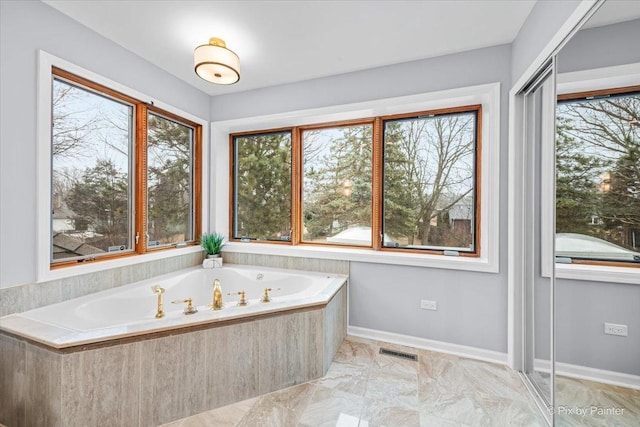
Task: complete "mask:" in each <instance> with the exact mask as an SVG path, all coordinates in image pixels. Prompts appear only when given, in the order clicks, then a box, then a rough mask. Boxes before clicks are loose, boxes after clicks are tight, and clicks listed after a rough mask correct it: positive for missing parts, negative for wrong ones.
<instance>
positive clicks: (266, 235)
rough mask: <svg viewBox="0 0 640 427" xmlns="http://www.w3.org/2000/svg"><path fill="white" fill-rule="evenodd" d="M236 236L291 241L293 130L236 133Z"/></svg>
mask: <svg viewBox="0 0 640 427" xmlns="http://www.w3.org/2000/svg"><path fill="white" fill-rule="evenodd" d="M232 152H233V154H232V155H233V163H234V168H233V169H234V180H233V202H232V206H233V207H234V209H233V213H234V215H233V221H232V222H233V232H232V236H233V238H235V239H250V240H272V241H273V240H276V241H291V205H292V204H291V182H292V177H291V171H292V168H291V132H290V131H284V132H268V133H260V134H253V135H242V136H234V137H233V147H232Z"/></svg>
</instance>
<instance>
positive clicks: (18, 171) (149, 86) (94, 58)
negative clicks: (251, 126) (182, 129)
mask: <svg viewBox="0 0 640 427" xmlns="http://www.w3.org/2000/svg"><path fill="white" fill-rule="evenodd" d="M0 19H1V21H0V63H2V72H1V73H0V93H2V99H1V104H0V141H1V142H0V144H1V145H0V185H1V188H2V192H1V193H0V206H1V207H2V215H1V217H0V287H6V286H12V285H16V284H22V283H28V282H33V281H34V280H35V279H36V264H35V263H36V259H35V253H36V250H35V248H36V244H37V242H36V235H35V233H36V231H35V230H36V102H37V99H36V72H37V50H38V49H43V50H45V51H47V52H49V53H51V54H53V55H56V56H58V57H60V58H62V59H65V60H68V61H70V62H72V63H74V64H76V65H79V66H81V67H84V68H87V69H89V70H91V71H94V72H96V73H98V74H101V75H103V76H105V77H108V78H110V79H112V80H115V81H117V82H118V83H121V84H124V85H126V86H129V87H131V88H135V89H137V90H139V91H141V92H143V93H145V94H148V95H149V96H153V97H155V99H157V100H160V101H163V102H166V103H168V104H171V105H173V106H175V107H178V108H180V109H182V110H184V111H187V112H189V113H191V114H193V115H195V116H198V117H201V118H204V119H207V118H208V117H209V96H207V95H206V94H204V93H202V92H200V91H198V90H197V89H195V88H193V87H192V86H189V85H187V84H186V83H184V82H182V81H181V80H178V79H177V78H175V77H173V76H171V75H170V74H168V73H166V72H164V71H162V70H160V69H159V68H158V67H156V66H155V65H153V64H151V63H149V62H147V61H145V60H143V59H141V58H140V57H139V56H136V55H134V54H133V53H131V52H130V51H128V50H125V49H123V48H122V47H120V46H119V45H117V44H115V43H114V42H112V41H110V40H107V39H105V38H104V37H102V36H100V35H98V34H97V33H95V32H94V31H92V30H90V29H89V28H87V27H84V26H82V25H80V24H79V23H77V22H76V21H74V20H72V19H70V18H68V17H67V16H65V15H63V14H61V13H60V12H58V11H56V10H55V9H53V8H51V7H49V6H47V5H45V4H44V3H41V2H39V1H4V0H3V1H1V2H0ZM205 138H206V136H205ZM205 140H206V139H205Z"/></svg>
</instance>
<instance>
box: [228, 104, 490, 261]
mask: <svg viewBox="0 0 640 427" xmlns="http://www.w3.org/2000/svg"><path fill="white" fill-rule="evenodd" d="M481 112H482V109H481V105H470V106H461V107H454V108H448V109H442V110H435V111H430V112H419V113H407V114H402V115H393V116H381V117H369V118H362V119H352V120H348V121H343V122H330V123H314V124H304V125H300V126H294V127H291V128H286V129H278V130H274V131H251V132H246V133H239V134H231V135H230V141H231V156H232V158H231V162H232V164H231V169H232V181H233V182H232V184H231V194H232V200H231V209H232V211H231V224H232V226H231V233H230V234H231V236H232V239H233V240H241V241H246V242H249V241H256V240H258V241H280V242H283V241H284V242H286V243H287V244H290V245H333V246H335V245H342V246H354V247H362V248H370V249H373V250H379V251H407V252H420V253H430V254H440V255H442V254H445V255H450V254H453V252H455V254H458V255H460V256H467V257H479V256H480V255H479V254H480V248H479V244H478V242H479V241H480V237H479V223H480V220H479V215H480V203H479V191H480V190H479V178H478V176H479V171H480V165H479V159H480V155H481V144H480V137H479V135H480V134H481V132H480V124H481V119H480V117H481ZM445 251H450V252H451V253H449V252H447V253H445Z"/></svg>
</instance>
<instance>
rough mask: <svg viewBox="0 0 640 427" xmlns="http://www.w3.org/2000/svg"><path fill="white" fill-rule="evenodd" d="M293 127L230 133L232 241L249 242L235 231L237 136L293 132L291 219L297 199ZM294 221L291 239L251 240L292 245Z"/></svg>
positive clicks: (230, 223) (230, 239) (230, 224)
mask: <svg viewBox="0 0 640 427" xmlns="http://www.w3.org/2000/svg"><path fill="white" fill-rule="evenodd" d="M292 129H293V128H291V127H284V128H274V129H264V130H258V131H248V132H238V133H232V134H229V234H228V236H229V241H231V242H247V240H246V238H244V239H243V238H237V237H234V234H235V233H234V231H235V215H234V212H235V207H236V193H235V175H236V169H235V166H236V165H235V158H236V144H235V138H236V137H243V136H256V135H266V134H270V133H284V132H291V150H292V152H291V198H292V200H291V215H292V216H291V219H293V212H294V209H295V208H294V202H293V201H294V200H295V194H296V189H295V184H294V183H295V179H294V173H295V172H294V170H295V167H294V162H295V159H294V156H293V154H294V151H293V146H294V134H293V132H292ZM293 228H294V223H293V222H291V229H292V230H291V239H290V240H255V239H251V240H250V241H249V242H259V243H269V244H274V245H287V246H289V245H291V244H292V243H293V235H294V231H293Z"/></svg>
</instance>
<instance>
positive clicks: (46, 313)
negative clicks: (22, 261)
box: [0, 265, 346, 349]
mask: <svg viewBox="0 0 640 427" xmlns="http://www.w3.org/2000/svg"><path fill="white" fill-rule="evenodd" d="M215 279H218V280H219V281H220V283H221V286H222V292H223V300H224V306H223V309H222V310H217V311H214V310H211V309H210V307H208V305H209V304H211V303H212V299H213V282H214V280H215ZM345 282H346V276H340V275H329V274H325V273H314V272H306V271H305V272H302V271H295V270H278V269H272V268H266V267H255V266H241V265H233V266H224V267H222V268H215V269H203V268H201V267H194V268H190V269H185V270H181V271H179V272H175V273H171V274H166V275H163V276H158V277H154V278H151V279H148V280H144V281H140V282H136V283H133V284H129V285H125V286H121V287H117V288H114V289H109V290H107V291H103V292H98V293H95V294H90V295H86V296H83V297H80V298H75V299H72V300H67V301H63V302H60V303H57V304H52V305H49V306H45V307H41V308H37V309H34V310H30V311H26V312H23V313H17V314H11V315H9V316H5V317H2V318H0V330H1V331H4V332H7V333H10V334H13V335H16V336H18V337H22V338H25V339H27V340H30V341H35V342H37V343H40V344H44V345H46V346H48V347H52V348H55V349H65V348H70V347H75V346H82V345H87V344H93V343H101V342H105V341H110V340H118V339H122V338H129V337H136V336H140V335H147V334H154V333H161V332H163V331H172V330H176V329H182V328H191V327H198V326H202V325H209V326H210V327H215V326H216V323H219V324H225V323H229V322H232V321H234V320H235V321H237V320H238V319H251V318H256V317H260V316H267V315H269V314H273V313H279V312H286V311H291V310H299V309H304V308H307V307H314V306H321V305H326V304H327V303H328V302H329V301H330V300H331V298H332V297H333V296H334V295H335V294H336V292H338V291H339V290H340V289H341V287H342V286H343V285H344V283H345ZM154 285H160V286H161V287H162V288H164V289H165V292H164V313H165V316H164V317H162V318H159V319H157V318H156V317H155V315H156V312H157V295H156V294H154V293H153V291H152V289H151V287H152V286H154ZM265 288H271V289H272V291H271V292H270V296H271V302H268V303H263V302H261V297H262V295H263V293H264V290H265ZM240 291H245V292H246V298H247V300H248V305H246V306H238V301H239V295H238V292H240ZM228 294H231V295H228ZM186 298H191V299H192V300H193V305H194V306H195V307H196V308H197V310H198V312H197V313H195V314H191V315H185V314H184V308H185V307H186V304H185V303H183V302H181V303H177V304H173V303H172V301H174V300H184V299H186Z"/></svg>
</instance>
